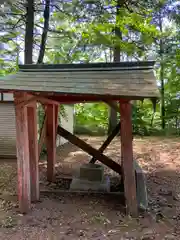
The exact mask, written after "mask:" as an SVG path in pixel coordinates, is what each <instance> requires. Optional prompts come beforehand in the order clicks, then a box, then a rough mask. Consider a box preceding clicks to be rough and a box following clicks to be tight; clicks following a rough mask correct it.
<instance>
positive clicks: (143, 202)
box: [134, 160, 148, 210]
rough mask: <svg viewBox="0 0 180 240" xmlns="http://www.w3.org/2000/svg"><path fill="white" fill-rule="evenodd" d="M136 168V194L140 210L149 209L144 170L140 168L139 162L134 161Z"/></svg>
mask: <svg viewBox="0 0 180 240" xmlns="http://www.w3.org/2000/svg"><path fill="white" fill-rule="evenodd" d="M134 168H135V174H136V194H137V201H138V206H139V208H142V209H144V210H145V209H147V208H148V196H147V187H146V178H145V175H144V173H143V170H142V168H141V167H140V166H139V164H138V162H137V161H136V160H134Z"/></svg>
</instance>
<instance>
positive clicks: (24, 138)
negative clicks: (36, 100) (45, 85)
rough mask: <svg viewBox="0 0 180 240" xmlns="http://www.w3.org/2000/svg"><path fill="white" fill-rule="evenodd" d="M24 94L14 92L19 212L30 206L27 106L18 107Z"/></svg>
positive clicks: (25, 210)
mask: <svg viewBox="0 0 180 240" xmlns="http://www.w3.org/2000/svg"><path fill="white" fill-rule="evenodd" d="M25 97H26V94H23V93H22V94H21V93H15V94H14V101H15V114H16V145H17V170H18V200H19V209H20V212H21V213H27V212H28V211H29V209H30V207H31V190H30V166H29V139H28V123H27V107H22V108H19V107H17V104H18V102H19V101H21V100H22V98H23V99H25Z"/></svg>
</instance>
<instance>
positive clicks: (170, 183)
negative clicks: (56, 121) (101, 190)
mask: <svg viewBox="0 0 180 240" xmlns="http://www.w3.org/2000/svg"><path fill="white" fill-rule="evenodd" d="M83 139H85V140H86V141H87V142H88V143H90V144H92V145H93V146H94V147H95V148H97V149H98V148H99V147H100V145H101V144H102V142H103V141H104V140H105V138H103V137H86V136H84V137H83ZM133 145H134V146H133V147H134V158H135V159H137V161H138V162H139V163H140V165H141V166H142V168H143V170H144V172H145V174H146V177H147V187H148V196H149V208H150V209H149V213H146V214H145V215H143V216H141V217H139V218H138V219H137V220H136V219H131V218H128V217H125V216H124V215H123V210H122V206H121V204H120V201H119V200H118V197H116V198H114V196H113V197H112V196H110V197H107V196H106V197H105V198H103V197H102V196H94V195H87V194H86V195H78V194H67V193H66V194H63V193H60V194H50V195H45V194H41V202H40V203H37V204H33V205H32V211H31V212H30V213H29V214H28V215H26V216H22V215H20V214H18V208H17V196H16V184H17V180H16V177H17V176H16V161H15V160H6V161H5V160H1V162H0V166H1V172H0V191H1V193H2V194H1V195H0V239H2V240H3V239H13V240H14V239H15V240H16V239H18V240H19V239H40V240H41V239H43V240H44V239H52V240H56V239H112V240H116V239H118V240H119V239H121V238H122V239H143V237H144V239H179V238H180V138H179V139H178V138H157V137H147V138H135V139H134V143H133ZM120 149H121V147H120V140H119V138H117V139H115V140H114V141H113V142H112V143H111V145H110V146H109V147H108V149H107V150H106V151H105V154H106V155H108V156H109V157H111V158H112V159H114V160H115V161H117V162H119V161H120V159H121V156H120ZM90 158H91V157H90V156H88V155H87V154H86V153H84V152H82V151H81V150H80V149H78V148H76V147H74V146H72V145H71V144H66V145H65V146H63V147H59V149H58V151H57V163H56V170H57V177H59V176H71V175H72V173H73V170H74V169H76V168H77V167H78V166H79V165H80V164H81V163H83V162H87V161H89V160H90ZM105 171H106V173H107V174H110V175H114V173H113V172H112V171H111V170H109V169H107V168H105ZM45 173H46V162H45V161H43V160H41V162H40V177H41V181H40V183H41V186H44V185H45V184H46V182H45V179H46V177H45ZM145 237H146V238H145ZM148 237H149V238H148Z"/></svg>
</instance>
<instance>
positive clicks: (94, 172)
mask: <svg viewBox="0 0 180 240" xmlns="http://www.w3.org/2000/svg"><path fill="white" fill-rule="evenodd" d="M79 178H80V179H84V180H88V181H93V182H102V181H103V179H104V167H103V166H102V165H100V164H93V163H86V164H83V165H81V166H80V169H79Z"/></svg>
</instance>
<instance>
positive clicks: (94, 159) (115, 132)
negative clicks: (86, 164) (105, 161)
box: [90, 122, 121, 163]
mask: <svg viewBox="0 0 180 240" xmlns="http://www.w3.org/2000/svg"><path fill="white" fill-rule="evenodd" d="M120 128H121V122H119V123H118V124H117V126H116V127H115V129H114V130H113V131H112V132H111V134H110V135H109V136H108V137H107V139H106V141H105V142H104V143H103V144H102V146H101V147H100V148H99V151H100V152H101V153H103V152H104V150H105V149H106V148H107V147H108V145H109V144H110V143H111V142H112V140H113V139H114V138H115V136H116V135H117V134H118V133H119V131H120ZM96 160H97V159H96V158H95V157H93V158H92V159H91V160H90V163H95V162H96Z"/></svg>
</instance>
